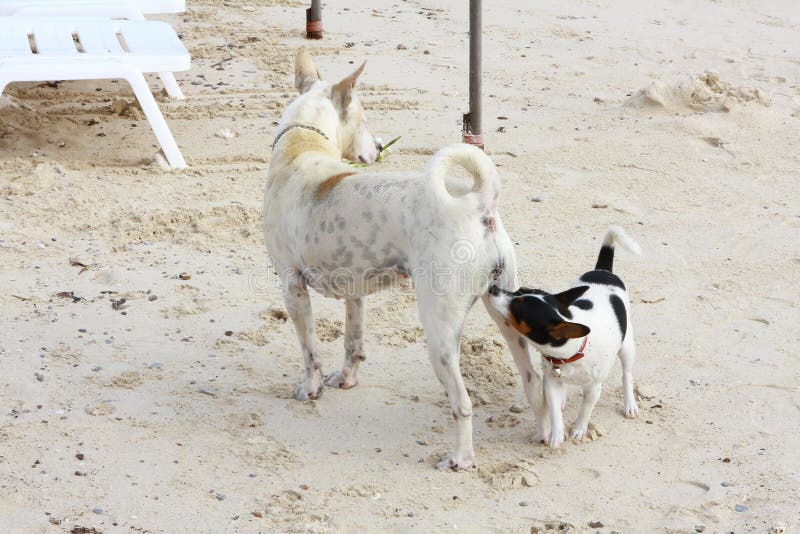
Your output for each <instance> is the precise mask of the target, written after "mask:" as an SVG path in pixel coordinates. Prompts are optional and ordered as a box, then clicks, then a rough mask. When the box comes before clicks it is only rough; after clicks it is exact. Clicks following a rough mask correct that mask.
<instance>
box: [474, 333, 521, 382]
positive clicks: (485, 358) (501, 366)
mask: <svg viewBox="0 0 800 534" xmlns="http://www.w3.org/2000/svg"><path fill="white" fill-rule="evenodd" d="M505 352H506V347H505V345H503V344H502V343H500V342H499V341H496V340H494V339H491V338H487V337H476V338H466V337H465V338H462V340H461V374H462V375H463V376H464V379H465V380H466V381H468V382H469V383H470V384H474V385H475V386H476V387H477V388H479V389H480V390H481V391H488V392H492V393H497V392H499V391H503V390H507V389H508V388H509V387H513V386H514V385H515V384H516V372H515V371H514V370H513V369H512V368H511V367H510V366H509V365H508V364H507V363H506V362H505Z"/></svg>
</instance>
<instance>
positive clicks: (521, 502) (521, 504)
mask: <svg viewBox="0 0 800 534" xmlns="http://www.w3.org/2000/svg"><path fill="white" fill-rule="evenodd" d="M528 504H529V503H528V501H519V505H520V506H528Z"/></svg>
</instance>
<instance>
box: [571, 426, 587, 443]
mask: <svg viewBox="0 0 800 534" xmlns="http://www.w3.org/2000/svg"><path fill="white" fill-rule="evenodd" d="M588 427H589V425H584V426H582V427H579V426H574V427H572V431H571V432H570V433H569V437H570V439H577V440H578V441H580V440H582V439H583V438H585V437H586V432H588V431H589V428H588Z"/></svg>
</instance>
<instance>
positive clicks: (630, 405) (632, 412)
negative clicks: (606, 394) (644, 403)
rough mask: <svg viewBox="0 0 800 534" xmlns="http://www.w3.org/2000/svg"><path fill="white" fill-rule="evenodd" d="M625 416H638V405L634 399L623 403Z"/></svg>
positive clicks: (629, 417) (630, 417)
mask: <svg viewBox="0 0 800 534" xmlns="http://www.w3.org/2000/svg"><path fill="white" fill-rule="evenodd" d="M625 417H627V418H628V419H634V418H636V417H639V405H638V404H636V401H635V400H632V401H631V402H626V403H625Z"/></svg>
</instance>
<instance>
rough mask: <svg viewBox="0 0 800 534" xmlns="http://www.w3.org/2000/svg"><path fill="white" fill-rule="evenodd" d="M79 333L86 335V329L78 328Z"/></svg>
mask: <svg viewBox="0 0 800 534" xmlns="http://www.w3.org/2000/svg"><path fill="white" fill-rule="evenodd" d="M78 332H80V333H81V334H85V333H86V329H85V328H78Z"/></svg>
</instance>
